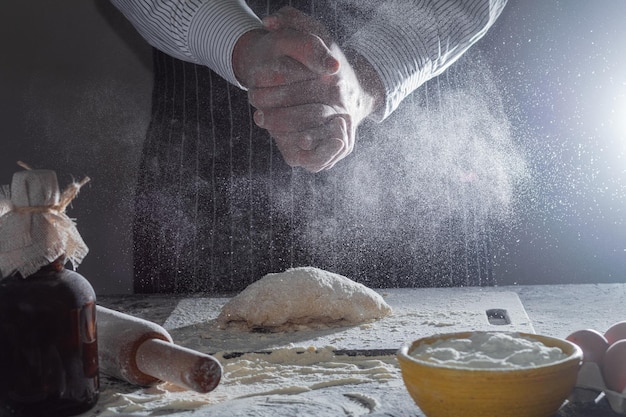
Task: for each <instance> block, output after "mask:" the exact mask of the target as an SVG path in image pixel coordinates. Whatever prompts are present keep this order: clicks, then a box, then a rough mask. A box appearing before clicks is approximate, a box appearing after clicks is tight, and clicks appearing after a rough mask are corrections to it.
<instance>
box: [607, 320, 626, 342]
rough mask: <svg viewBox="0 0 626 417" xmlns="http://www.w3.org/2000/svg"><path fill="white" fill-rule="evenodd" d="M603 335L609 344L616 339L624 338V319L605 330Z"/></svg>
mask: <svg viewBox="0 0 626 417" xmlns="http://www.w3.org/2000/svg"><path fill="white" fill-rule="evenodd" d="M604 337H605V338H606V340H607V342H609V345H612V344H613V343H615V342H617V341H618V340H622V339H626V321H620V322H617V323H615V324H613V325H612V326H611V327H609V329H608V330H607V331H606V332H604Z"/></svg>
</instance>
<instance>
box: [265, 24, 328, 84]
mask: <svg viewBox="0 0 626 417" xmlns="http://www.w3.org/2000/svg"><path fill="white" fill-rule="evenodd" d="M277 35H278V36H277V37H276V52H275V53H278V54H282V55H285V56H288V57H290V58H293V59H295V60H296V61H298V62H299V63H301V64H302V65H304V66H305V67H306V68H308V69H309V70H311V71H313V72H314V73H316V74H335V73H336V72H337V71H339V60H337V58H335V57H334V56H333V54H332V52H331V50H330V49H329V48H328V47H327V46H326V44H325V43H324V41H323V40H322V39H321V38H320V37H319V36H316V35H314V34H313V33H307V32H301V31H298V30H293V29H281V30H279V31H278V32H277Z"/></svg>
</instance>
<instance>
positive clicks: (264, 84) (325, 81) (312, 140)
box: [233, 7, 383, 172]
mask: <svg viewBox="0 0 626 417" xmlns="http://www.w3.org/2000/svg"><path fill="white" fill-rule="evenodd" d="M263 25H264V29H258V30H253V31H250V32H247V33H246V34H245V35H244V36H242V37H241V38H240V39H239V41H238V42H237V44H236V46H235V50H234V53H233V67H234V70H235V75H236V76H237V78H238V80H239V82H240V83H241V84H242V85H244V86H245V87H246V88H248V97H249V101H250V104H251V105H252V106H254V107H255V109H256V111H255V112H254V121H255V123H256V124H257V125H258V126H259V127H261V128H263V129H266V130H267V131H268V132H269V133H270V134H271V136H272V137H273V138H274V141H275V143H276V146H277V147H278V149H279V150H280V152H281V154H282V156H283V158H284V160H285V162H286V163H287V164H289V165H291V166H299V167H302V168H304V169H306V170H308V171H311V172H318V171H321V170H324V169H329V168H332V167H333V166H334V165H335V164H336V163H337V162H338V161H339V160H341V159H342V158H344V157H345V156H347V155H348V154H349V153H350V152H352V150H353V149H354V144H355V136H356V129H357V127H358V126H359V124H360V123H361V122H362V121H363V120H364V119H365V118H366V117H367V116H368V115H369V114H371V113H372V112H373V111H374V110H375V109H376V107H377V105H378V104H379V103H380V101H381V100H382V99H383V97H382V96H383V93H382V85H381V83H380V80H379V78H378V76H376V73H375V71H374V70H373V68H371V66H369V64H368V63H367V62H366V61H365V60H363V59H362V58H361V59H359V58H360V57H359V56H358V55H357V54H354V53H351V52H350V51H342V50H341V49H340V48H339V46H338V45H337V44H336V43H335V42H334V41H333V39H331V37H330V36H329V34H328V32H327V30H326V29H325V27H324V26H323V25H322V24H320V23H319V22H317V21H315V20H314V19H313V18H311V17H309V16H307V15H305V14H303V13H301V12H299V11H298V10H296V9H294V8H291V7H285V8H283V9H280V10H279V11H278V12H277V13H275V14H272V15H270V16H267V17H265V18H264V19H263Z"/></svg>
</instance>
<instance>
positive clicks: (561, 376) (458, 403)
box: [397, 332, 582, 417]
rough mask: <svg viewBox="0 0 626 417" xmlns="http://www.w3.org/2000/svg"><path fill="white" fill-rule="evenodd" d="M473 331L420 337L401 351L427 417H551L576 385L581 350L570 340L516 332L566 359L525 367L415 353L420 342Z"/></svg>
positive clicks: (410, 383) (405, 377)
mask: <svg viewBox="0 0 626 417" xmlns="http://www.w3.org/2000/svg"><path fill="white" fill-rule="evenodd" d="M473 333H475V332H465V333H449V334H443V335H436V336H431V337H426V338H423V339H418V340H416V341H415V342H413V343H410V344H406V345H404V346H402V347H401V348H400V350H399V351H398V355H397V356H398V361H399V363H400V368H401V370H402V378H403V380H404V384H405V385H406V387H407V389H408V391H409V394H411V397H412V398H413V400H414V401H415V403H416V404H417V406H418V407H419V408H420V409H421V410H422V412H423V413H424V414H425V415H426V416H427V417H551V416H553V415H554V414H555V413H556V412H557V411H558V409H559V408H560V407H561V405H562V404H563V402H564V401H565V400H566V399H567V397H568V395H569V394H570V392H571V391H572V389H573V388H574V385H575V384H576V377H577V374H578V369H579V367H580V363H581V360H582V351H581V349H580V348H579V347H578V346H576V345H575V344H573V343H571V342H568V341H566V340H562V339H557V338H552V337H546V336H539V335H535V334H528V333H517V334H519V335H521V336H525V337H530V338H532V339H535V340H538V341H540V342H542V343H543V344H545V345H547V346H550V347H554V346H556V347H559V348H561V350H563V352H565V353H566V355H567V357H566V358H565V359H562V360H560V361H557V362H553V363H550V364H547V365H540V366H537V367H533V368H521V369H493V368H492V369H470V368H460V367H450V366H444V365H439V364H435V363H432V362H427V361H424V360H419V359H417V358H415V357H413V356H411V352H413V351H414V350H415V348H416V347H417V346H418V345H420V344H421V343H428V344H430V343H433V342H435V341H436V340H438V339H449V338H467V337H469V336H471V335H472V334H473Z"/></svg>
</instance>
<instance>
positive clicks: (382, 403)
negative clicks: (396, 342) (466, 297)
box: [84, 284, 626, 417]
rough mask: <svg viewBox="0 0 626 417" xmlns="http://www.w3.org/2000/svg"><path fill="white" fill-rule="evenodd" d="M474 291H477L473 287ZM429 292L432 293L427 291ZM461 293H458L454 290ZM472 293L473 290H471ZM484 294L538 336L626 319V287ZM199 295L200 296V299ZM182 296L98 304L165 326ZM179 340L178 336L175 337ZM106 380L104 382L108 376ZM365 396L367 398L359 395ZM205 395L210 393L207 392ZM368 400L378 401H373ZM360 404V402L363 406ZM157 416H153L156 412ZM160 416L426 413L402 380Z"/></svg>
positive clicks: (99, 411) (592, 408) (578, 408)
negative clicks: (503, 300)
mask: <svg viewBox="0 0 626 417" xmlns="http://www.w3.org/2000/svg"><path fill="white" fill-rule="evenodd" d="M472 290H474V291H475V290H476V289H472ZM425 291H428V290H426V289H425ZM443 291H445V290H443ZM450 291H451V292H452V291H456V292H458V291H459V289H454V290H453V289H450ZM468 291H471V290H470V289H468ZM480 291H484V292H514V293H516V294H517V295H518V297H519V299H520V300H521V303H522V304H523V307H524V309H525V311H526V313H527V315H528V317H529V319H530V321H531V323H532V327H534V330H535V332H536V333H538V334H545V335H549V336H555V337H562V338H564V337H566V336H567V335H568V334H570V333H572V332H573V331H575V330H579V329H583V328H593V329H596V330H598V331H600V332H603V331H605V330H606V329H607V328H608V327H609V326H610V325H611V324H613V323H615V322H617V321H621V320H626V284H585V285H545V286H506V287H490V288H481V289H480ZM196 296H197V295H196ZM184 298H185V297H183V296H170V295H132V296H129V295H125V296H119V297H116V296H105V297H101V298H100V299H99V300H98V302H99V304H100V305H103V306H105V307H109V308H112V309H116V310H119V311H122V312H124V313H127V314H131V315H135V316H137V317H141V318H145V319H148V320H151V321H154V322H156V323H159V324H162V325H163V324H164V323H166V321H167V320H168V318H169V317H170V315H171V314H172V312H173V311H174V310H175V309H176V307H177V305H178V303H179V301H180V300H181V299H184ZM175 340H176V338H175ZM105 380H106V378H105ZM117 384H118V383H117V382H116V381H113V380H110V379H109V380H106V387H105V388H104V389H106V390H115V389H120V390H124V391H125V392H129V391H131V390H132V389H135V388H131V387H129V386H128V384H124V383H119V385H117ZM357 392H358V393H365V394H366V395H364V396H359V395H355V393H357ZM205 395H211V393H209V394H205ZM367 399H374V400H375V401H374V402H372V401H369V400H367ZM359 403H360V404H359ZM96 415H133V416H139V415H150V414H148V413H142V412H141V410H139V411H137V412H133V413H131V414H128V413H126V414H123V413H115V412H112V411H111V410H107V409H106V408H103V406H96V408H95V409H94V410H92V411H90V412H89V413H85V414H84V416H85V417H87V416H89V417H91V416H96ZM152 415H155V414H152ZM158 415H176V416H181V417H182V416H220V417H228V416H271V417H281V416H294V415H298V416H316V417H320V416H322V417H323V416H348V415H350V416H356V415H368V416H374V417H382V416H386V417H404V416H407V417H408V416H412V417H421V416H423V414H422V413H421V411H420V410H419V409H418V408H417V407H416V406H415V404H414V403H413V401H412V400H411V398H410V397H409V396H408V394H407V392H406V390H405V389H404V386H403V384H402V382H401V380H399V379H398V380H393V381H389V382H386V383H385V384H372V383H370V384H361V385H358V386H354V385H338V386H333V387H326V388H322V389H320V390H315V391H309V392H303V393H299V394H296V395H290V396H284V395H277V396H272V395H266V396H257V397H248V398H240V399H235V400H229V401H227V402H226V403H222V404H217V405H211V406H204V407H200V408H194V409H189V410H184V409H182V410H180V409H175V407H172V409H171V410H169V411H168V409H167V407H163V408H161V409H160V411H159V412H158ZM619 415H620V414H618V413H615V412H614V411H613V410H611V408H610V406H609V404H608V402H607V401H606V400H603V399H601V400H600V401H599V402H598V403H597V404H590V405H580V404H566V405H565V406H564V407H562V408H561V410H560V411H559V413H558V414H557V417H579V416H599V417H605V416H607V417H608V416H613V417H614V416H619Z"/></svg>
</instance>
